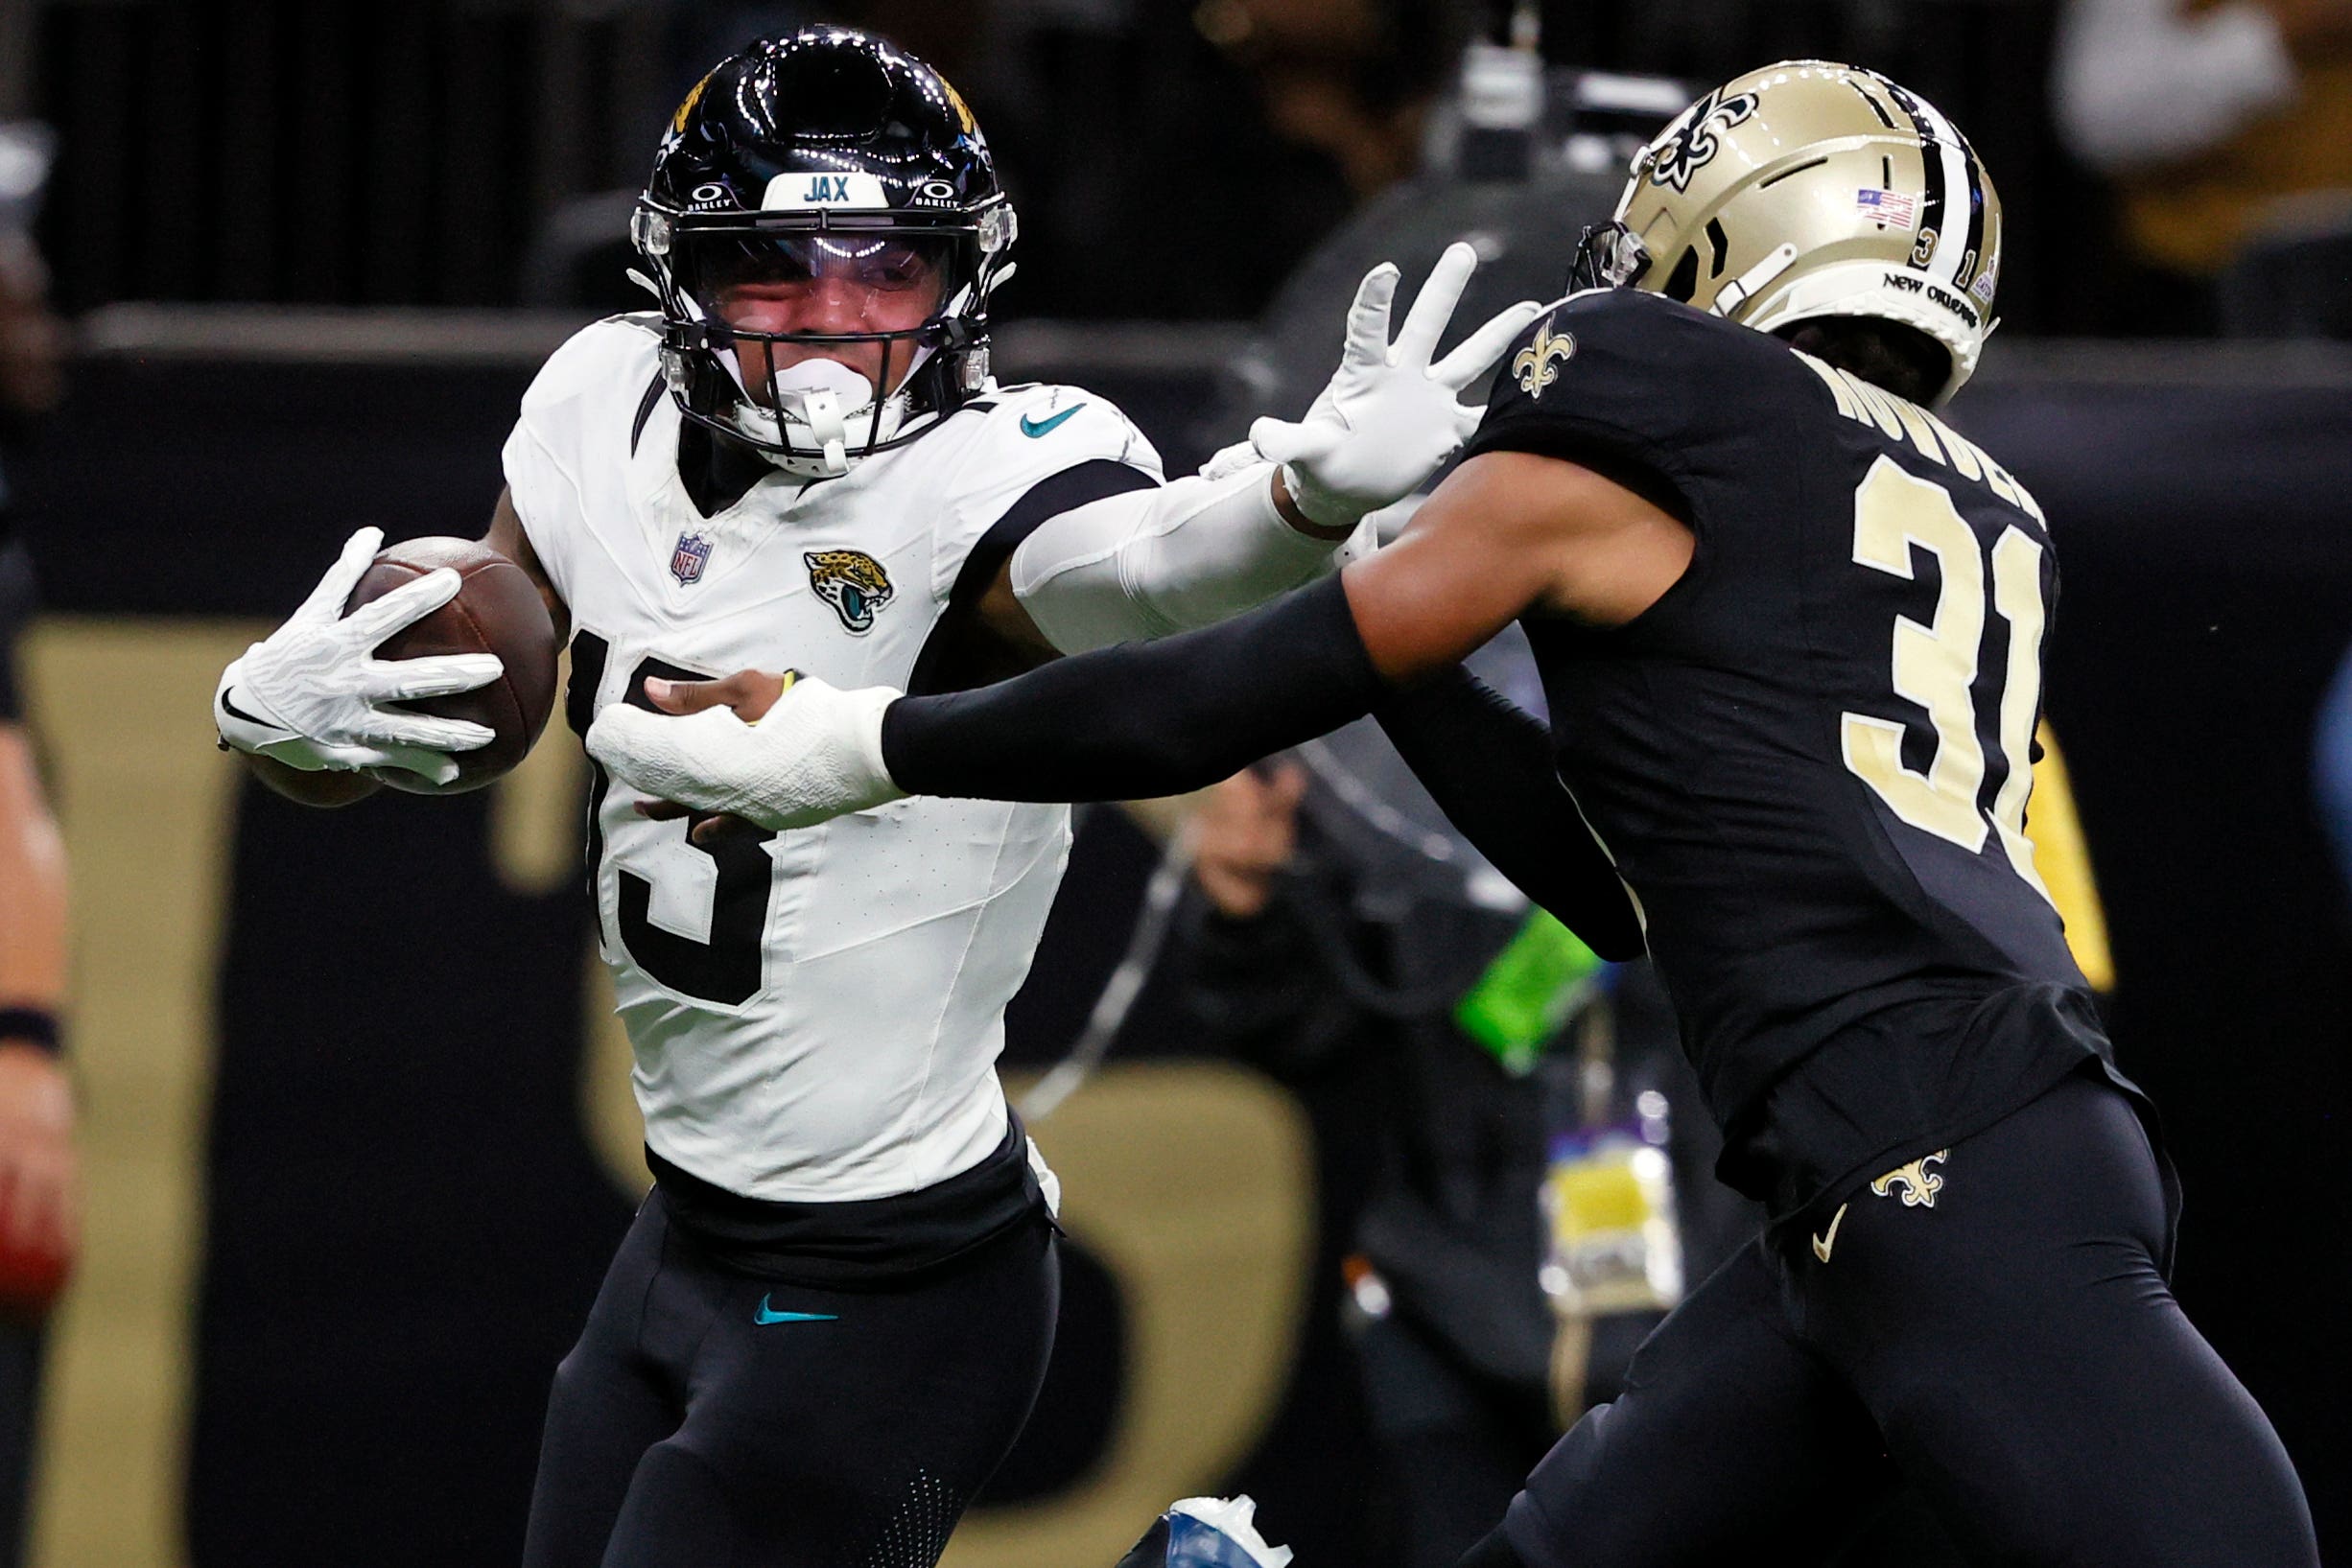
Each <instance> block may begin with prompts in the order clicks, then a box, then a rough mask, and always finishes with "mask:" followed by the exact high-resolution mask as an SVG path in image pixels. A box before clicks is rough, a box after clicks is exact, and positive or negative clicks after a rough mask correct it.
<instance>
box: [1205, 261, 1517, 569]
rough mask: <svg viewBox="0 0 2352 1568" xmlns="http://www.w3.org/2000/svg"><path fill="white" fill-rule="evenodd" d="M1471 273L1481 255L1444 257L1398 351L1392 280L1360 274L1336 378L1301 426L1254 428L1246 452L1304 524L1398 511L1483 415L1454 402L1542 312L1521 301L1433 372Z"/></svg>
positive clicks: (1387, 274) (1383, 271)
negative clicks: (1271, 475) (1254, 455)
mask: <svg viewBox="0 0 2352 1568" xmlns="http://www.w3.org/2000/svg"><path fill="white" fill-rule="evenodd" d="M1477 267H1478V253H1477V252H1476V251H1474V250H1472V249H1471V248H1470V246H1467V245H1464V244H1462V243H1461V242H1460V241H1456V242H1455V243H1454V244H1452V245H1449V246H1446V253H1445V254H1444V255H1443V256H1440V257H1439V258H1438V262H1437V265H1436V266H1435V267H1433V268H1431V269H1429V281H1428V282H1426V283H1424V284H1423V285H1422V289H1421V293H1420V294H1419V295H1417V296H1416V297H1415V298H1414V300H1413V308H1412V310H1411V311H1409V312H1407V313H1406V315H1405V318H1404V325H1403V326H1402V327H1401V328H1399V330H1398V333H1397V340H1396V342H1395V343H1393V344H1392V343H1391V342H1390V341H1389V339H1388V316H1389V304H1390V302H1391V301H1392V300H1394V299H1395V298H1396V294H1397V275H1398V274H1397V268H1396V266H1395V265H1394V264H1393V263H1390V262H1382V263H1381V264H1380V265H1379V266H1377V267H1376V268H1374V269H1372V270H1371V271H1369V272H1367V273H1365V274H1364V281H1363V283H1362V284H1361V285H1360V286H1358V287H1357V289H1356V291H1355V303H1354V304H1353V305H1352V306H1350V307H1349V308H1348V340H1347V345H1346V347H1345V348H1344V349H1343V350H1342V351H1341V354H1340V360H1339V369H1338V371H1337V372H1336V373H1335V374H1333V376H1332V377H1331V384H1330V385H1329V386H1326V387H1325V388H1324V389H1323V392H1322V395H1321V396H1319V397H1317V398H1316V399H1315V401H1314V403H1313V405H1312V406H1311V407H1309V408H1308V409H1307V410H1306V417H1305V419H1303V420H1301V421H1299V422H1298V423H1297V424H1291V423H1289V422H1287V421H1285V420H1281V419H1260V420H1258V421H1257V422H1256V423H1255V424H1253V425H1251V426H1250V444H1251V445H1252V446H1254V447H1256V448H1257V449H1258V456H1261V457H1263V458H1264V459H1265V460H1266V461H1268V462H1274V463H1281V464H1282V479H1283V481H1284V483H1286V484H1287V485H1288V486H1289V488H1290V494H1291V497H1292V499H1294V500H1295V501H1297V503H1299V510H1301V511H1302V512H1305V514H1306V516H1307V519H1308V521H1310V522H1312V523H1314V524H1316V525H1318V526H1319V527H1347V526H1349V525H1352V524H1353V523H1354V522H1355V521H1356V520H1357V519H1358V518H1361V517H1362V516H1364V514H1365V513H1367V512H1374V511H1377V510H1379V509H1380V508H1381V507H1383V506H1386V505H1388V504H1389V503H1392V502H1397V501H1401V500H1402V499H1404V498H1405V497H1406V496H1409V495H1411V494H1412V493H1413V492H1414V490H1416V489H1418V488H1419V487H1420V485H1421V482H1422V480H1425V479H1427V478H1428V477H1429V475H1430V473H1431V471H1433V470H1434V469H1436V467H1437V466H1438V465H1439V464H1440V463H1442V462H1444V461H1445V460H1446V458H1448V457H1450V456H1453V455H1454V454H1455V453H1456V452H1458V451H1460V450H1461V448H1462V443H1463V442H1464V441H1467V440H1468V439H1470V432H1472V431H1474V430H1476V429H1477V428H1478V420H1479V418H1480V416H1481V414H1482V413H1483V411H1484V410H1480V409H1479V408H1478V407H1476V406H1475V405H1473V404H1467V403H1462V402H1459V401H1457V399H1456V395H1455V394H1457V393H1459V392H1460V391H1461V390H1462V389H1463V388H1464V387H1466V386H1469V385H1470V383H1471V382H1473V381H1476V380H1477V379H1478V378H1479V377H1480V376H1481V375H1483V374H1484V373H1485V372H1486V369H1487V367H1488V366H1489V365H1491V364H1493V363H1494V362H1495V361H1496V360H1498V359H1500V358H1502V355H1503V350H1505V349H1506V348H1509V347H1510V346H1511V341H1512V339H1515V338H1517V336H1518V335H1519V334H1520V333H1522V332H1524V331H1525V330H1526V329H1527V324H1528V323H1529V322H1531V321H1533V320H1534V319H1535V318H1536V314H1537V313H1538V312H1539V311H1541V309H1542V308H1543V307H1542V306H1541V305H1539V304H1537V303H1536V302H1535V301H1534V300H1521V301H1520V302H1519V303H1518V304H1517V305H1514V306H1512V307H1511V308H1510V309H1509V310H1507V311H1505V312H1503V313H1502V314H1501V315H1500V316H1495V317H1494V319H1493V320H1491V321H1489V322H1487V323H1486V324H1485V325H1484V326H1481V327H1480V328H1479V329H1478V330H1477V331H1475V332H1473V333H1471V334H1470V336H1469V337H1468V338H1466V339H1463V341H1462V343H1461V345H1460V346H1459V347H1457V348H1455V349H1454V351H1453V352H1452V353H1450V354H1448V355H1446V357H1445V358H1444V359H1442V360H1439V361H1438V362H1437V363H1435V364H1432V363H1429V361H1430V356H1431V355H1433V354H1435V353H1436V352H1437V344H1438V339H1440V338H1442V337H1444V336H1445V333H1446V324H1447V323H1448V322H1450V321H1451V320H1452V319H1453V310H1454V306H1455V305H1456V304H1458V303H1460V301H1461V298H1462V291H1463V290H1464V289H1465V288H1466V287H1468V286H1469V283H1470V273H1471V272H1473V271H1475V270H1476V269H1477Z"/></svg>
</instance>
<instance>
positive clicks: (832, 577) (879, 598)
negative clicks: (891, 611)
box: [800, 550, 897, 637]
mask: <svg viewBox="0 0 2352 1568" xmlns="http://www.w3.org/2000/svg"><path fill="white" fill-rule="evenodd" d="M800 558H801V559H802V560H804V561H806V562H808V563H809V586H810V587H811V588H812V589H814V590H815V591H816V597H819V598H821V599H823V600H824V601H825V602H826V603H828V604H830V605H832V606H833V611H834V614H835V615H837V616H839V617H840V618H841V626H842V629H843V630H844V631H847V632H848V633H849V634H850V635H851V636H853V637H862V636H864V635H865V634H866V633H867V632H870V631H872V630H873V629H874V612H875V611H877V610H879V609H881V608H882V606H883V605H885V604H887V603H889V602H890V598H891V596H892V595H893V594H894V593H896V592H897V590H895V589H893V588H892V587H891V586H890V574H889V573H887V572H884V571H883V570H882V563H881V562H880V561H878V560H876V559H874V557H873V556H871V555H868V554H867V553H866V552H865V551H864V550H803V551H801V556H800Z"/></svg>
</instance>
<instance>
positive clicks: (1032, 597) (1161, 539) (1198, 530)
mask: <svg viewBox="0 0 2352 1568" xmlns="http://www.w3.org/2000/svg"><path fill="white" fill-rule="evenodd" d="M1273 478H1274V465H1273V464H1271V463H1263V462H1257V463H1252V464H1250V465H1249V466H1248V467H1246V468H1243V469H1240V470H1238V471H1237V472H1231V473H1227V474H1225V475H1223V476H1222V477H1220V478H1215V479H1211V478H1208V477H1206V476H1203V475H1195V476H1193V477H1192V478H1190V479H1182V480H1176V481H1174V482H1173V483H1170V484H1165V485H1162V486H1160V487H1158V488H1156V489H1149V490H1130V491H1127V492H1126V493H1124V494H1122V495H1116V496H1106V497H1105V498H1103V499H1102V500H1100V501H1095V502H1089V503H1087V504H1086V505H1083V506H1076V507H1072V508H1071V509H1070V510H1069V511H1067V512H1063V513H1060V514H1058V515H1057V516H1054V517H1050V518H1047V520H1046V521H1045V522H1043V523H1041V524H1039V525H1038V526H1037V527H1036V529H1035V530H1034V531H1033V532H1031V533H1030V535H1029V536H1028V537H1027V538H1026V539H1023V541H1022V542H1021V545H1020V547H1019V548H1018V549H1016V550H1014V551H1013V559H1012V581H1013V596H1014V597H1016V598H1018V599H1019V600H1020V601H1021V605H1022V608H1023V609H1024V610H1026V611H1028V613H1029V619H1030V620H1033V621H1035V622H1036V623H1037V629H1038V630H1039V631H1041V632H1044V633H1045V634H1046V637H1047V641H1049V642H1050V643H1052V644H1053V645H1054V646H1055V647H1057V648H1059V649H1061V650H1062V651H1063V652H1064V653H1083V652H1085V651H1086V650H1087V649H1089V648H1099V647H1108V646H1110V645H1111V644H1114V643H1132V642H1135V641H1137V640H1139V639H1141V638H1151V637H1164V636H1165V635H1167V634H1168V633H1169V632H1174V631H1182V630H1185V629H1187V628H1188V627H1193V626H1207V625H1211V624H1213V623H1215V622H1216V621H1219V620H1225V619H1226V618H1227V617H1229V616H1234V615H1237V614H1239V613H1240V612H1241V611H1243V610H1246V609H1249V608H1250V607H1251V606H1252V605H1255V604H1259V603H1262V602H1264V601H1265V600H1267V599H1270V598H1272V597H1275V596H1276V595H1278V594H1282V593H1286V592H1288V591H1289V590H1291V589H1293V588H1297V587H1299V586H1300V585H1302V584H1304V583H1305V582H1308V581H1310V580H1312V579H1313V578H1315V577H1317V576H1320V575H1321V574H1322V573H1325V572H1327V571H1329V569H1330V566H1331V562H1332V558H1333V555H1334V553H1335V551H1336V550H1338V549H1339V543H1338V542H1334V541H1331V540H1326V539H1314V538H1309V537H1308V536H1307V535H1305V534H1304V533H1301V532H1300V531H1299V530H1298V529H1296V528H1294V527H1291V526H1290V525H1289V524H1287V523H1285V522H1283V521H1282V514H1281V513H1280V512H1277V511H1276V510H1275V509H1274V491H1273Z"/></svg>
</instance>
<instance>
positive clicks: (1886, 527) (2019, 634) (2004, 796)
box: [1840, 457, 2049, 898]
mask: <svg viewBox="0 0 2352 1568" xmlns="http://www.w3.org/2000/svg"><path fill="white" fill-rule="evenodd" d="M1914 545H1917V546H1918V547H1919V548H1920V549H1922V550H1926V551H1928V552H1929V553H1930V554H1932V555H1934V556H1935V557H1936V562H1937V565H1938V567H1939V568H1940V571H1941V573H1942V576H1943V583H1942V588H1941V590H1940V592H1939V593H1938V594H1937V596H1936V612H1935V621H1934V623H1933V624H1931V625H1924V626H1923V625H1921V624H1920V623H1919V622H1917V621H1916V620H1912V619H1911V618H1910V617H1908V616H1898V617H1897V618H1896V619H1895V622H1894V668H1893V678H1894V692H1895V695H1897V696H1899V697H1903V698H1906V699H1907V700H1909V701H1912V702H1916V703H1917V704H1918V705H1919V706H1920V707H1921V708H1924V709H1926V710H1927V717H1928V722H1929V723H1931V724H1932V725H1934V726H1935V731H1936V755H1935V761H1932V762H1931V763H1930V764H1929V765H1928V768H1927V771H1926V772H1924V773H1921V772H1919V771H1917V769H1914V768H1912V767H1910V766H1908V765H1906V764H1905V763H1904V761H1903V726H1902V725H1901V724H1898V723H1895V722H1893V720H1891V719H1884V718H1876V717H1873V716H1871V715H1870V714H1851V713H1849V714H1846V715H1845V716H1844V722H1843V724H1842V725H1841V736H1840V740H1841V743H1842V745H1843V747H1844V750H1845V754H1846V767H1847V768H1848V769H1849V770H1851V771H1852V772H1853V774H1854V775H1855V777H1857V778H1859V779H1860V780H1861V781H1862V782H1863V783H1864V784H1869V785H1870V788H1871V789H1873V790H1875V791H1876V792H1877V794H1878V798H1879V799H1880V800H1882V801H1885V802H1886V803H1887V808H1888V809H1889V810H1891V811H1893V813H1894V814H1895V815H1896V816H1898V817H1900V818H1902V819H1903V820H1904V821H1905V822H1907V823H1909V824H1911V825H1912V826H1913V827H1914V828H1917V829H1919V830H1921V831H1925V832H1931V833H1934V834H1935V835H1936V836H1937V837H1938V838H1942V839H1948V840H1949V841H1951V842H1952V843H1954V844H1957V845H1959V846H1960V847H1961V848H1962V849H1964V850H1966V851H1967V852H1969V853H1970V854H1977V853H1979V852H1980V851H1982V850H1983V849H1984V847H1985V835H1986V834H1987V831H1990V832H1995V833H1998V834H1999V835H2000V838H2001V847H2002V849H2003V850H2004V851H2005V852H2007V854H2008V855H2009V863H2010V865H2011V866H2012V867H2013V868H2015V870H2016V873H2017V875H2018V876H2020V877H2022V878H2025V879H2026V881H2027V882H2029V883H2031V884H2032V885H2033V887H2034V889H2035V890H2036V891H2037V892H2042V897H2044V898H2048V897H2049V894H2048V893H2047V892H2046V891H2042V884H2041V878H2040V877H2039V876H2038V875H2037V874H2036V873H2035V872H2034V844H2033V840H2031V839H2029V838H2027V837H2026V833H2025V807H2026V798H2027V796H2029V795H2030V794H2032V793H2033V789H2034V760H2033V746H2034V718H2035V716H2036V714H2037V713H2038V711H2039V709H2040V706H2041V640H2042V630H2043V627H2044V625H2045V624H2046V622H2047V620H2048V613H2047V610H2046V608H2045V606H2044V605H2043V603H2042V588H2041V567H2042V547H2041V545H2040V543H2039V542H2038V541H2036V540H2035V539H2034V538H2033V537H2032V536H2030V535H2029V534H2027V533H2026V532H2025V531H2024V530H2023V529H2021V528H2017V527H2008V528H2004V529H2002V530H2001V537H2000V538H1999V539H1998V540H1997V541H1995V542H1994V544H1993V547H1992V550H1991V552H1990V555H1989V564H1990V573H1991V577H1992V592H1991V595H1990V596H1989V600H1988V599H1987V594H1986V592H1985V578H1986V575H1987V552H1986V550H1985V549H1984V547H1983V546H1982V545H1981V544H1979V543H1978V541H1977V537H1976V532H1975V530H1974V529H1972V528H1970V527H1968V525H1967V523H1966V522H1965V521H1964V520H1963V519H1962V517H1961V515H1960V509H1959V507H1957V506H1955V505H1954V504H1953V503H1952V496H1951V492H1949V491H1948V490H1946V489H1944V487H1943V486H1942V485H1940V484H1937V483H1934V482H1932V481H1930V480H1921V479H1915V478H1913V477H1912V476H1911V475H1909V474H1907V473H1905V472H1904V471H1903V470H1902V469H1901V468H1900V467H1898V466H1897V465H1896V464H1895V463H1894V462H1893V460H1892V459H1890V458H1886V457H1881V458H1879V459H1878V461H1877V462H1876V463H1874V464H1873V465H1872V466H1871V468H1870V475H1869V477H1868V478H1866V479H1864V480H1863V481H1862V487H1861V488H1860V489H1859V490H1857V491H1856V492H1855V493H1854V560H1855V562H1856V563H1857V564H1859V565H1862V566H1867V567H1870V568H1871V569H1872V570H1874V571H1878V572H1884V573H1888V574H1889V575H1891V576H1896V577H1901V578H1902V579H1904V580H1905V581H1907V582H1908V581H1910V580H1911V578H1912V568H1911V547H1912V546H1914ZM1988 609H1989V612H1990V613H1992V614H1997V615H1999V616H2000V617H2001V618H2002V619H2003V620H2006V621H2008V622H2009V667H2008V669H2007V670H2006V671H2005V672H2004V676H2003V680H2002V682H2001V707H2000V713H1999V714H1998V722H1997V726H1996V728H1995V731H1994V738H1995V739H1996V741H1997V743H1998V745H1999V746H2000V749H2001V756H2002V758H2003V760H2004V761H2006V762H2007V763H2008V770H2007V772H2006V773H2005V774H2004V776H2003V778H2002V780H2001V788H2000V791H1999V792H1998V793H1997V794H1995V795H1994V797H1993V801H1992V808H1991V810H1990V811H1989V812H1987V810H1985V809H1984V808H1983V807H1981V806H1979V804H1978V797H1979V796H1980V795H1981V794H1982V792H1983V789H1984V784H1985V741H1984V738H1983V734H1982V731H1981V730H1980V727H1979V725H1978V722H1977V712H1976V695H1975V687H1976V679H1977V672H1978V661H1979V656H1980V654H1981V652H1982V650H1983V646H1984V641H1985V621H1986V619H1987V611H1988Z"/></svg>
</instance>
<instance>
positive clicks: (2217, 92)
mask: <svg viewBox="0 0 2352 1568" xmlns="http://www.w3.org/2000/svg"><path fill="white" fill-rule="evenodd" d="M2051 85H2052V99H2053V104H2052V107H2053V109H2054V110H2055V112H2056V115H2057V119H2058V128H2059V129H2060V131H2061V132H2063V134H2064V135H2065V138H2066V142H2067V145H2068V147H2069V148H2070V149H2071V150H2072V151H2073V152H2074V153H2075V154H2076V155H2077V156H2078V157H2080V158H2082V160H2083V161H2084V162H2085V163H2088V164H2090V165H2092V166H2093V167H2095V168H2098V169H2101V170H2105V171H2106V172H2107V173H2110V174H2114V173H2120V172H2125V171H2129V170H2132V169H2137V168H2144V167H2147V166H2150V165H2153V164H2163V163H2170V162H2172V161H2174V160H2176V159H2178V158H2184V157H2189V156H2192V155H2194V154H2195V153H2198V152H2203V151H2205V150H2206V149H2207V148H2210V147H2214V146H2216V145H2218V144H2220V143H2221V142H2223V141H2224V140H2226V139H2227V138H2228V137H2229V136H2230V135H2232V134H2234V133H2235V132H2236V131H2237V130H2238V129H2239V128H2240V127H2242V126H2244V125H2245V124H2246V122H2247V121H2249V120H2252V119H2253V118H2254V117H2255V116H2257V115H2259V114H2262V113H2263V112H2265V111H2266V110H2269V109H2273V108H2276V107H2278V106H2279V105H2282V104H2287V103H2291V102H2292V101H2293V99H2294V96H2295V69H2294V61H2293V59H2292V58H2291V57H2290V56H2289V55H2288V53H2287V45H2286V41H2285V40H2284V39H2283V38H2281V37H2280V35H2279V31H2278V24H2277V23H2276V22H2275V21H2273V20H2272V19H2271V16H2270V12H2267V11H2265V10H2263V8H2262V7H2261V6H2259V5H2257V4H2254V3H2253V0H2234V3H2232V4H2229V5H2223V6H2216V7H2215V8H2213V9H2212V10H2210V11H2206V12H2199V13H2197V14H2194V15H2191V14H2187V13H2185V12H2183V10H2182V8H2181V0H2069V4H2068V5H2067V7H2066V11H2065V14H2064V15H2063V17H2062V18H2061V19H2060V21H2059V24H2058V53H2057V59H2056V61H2055V63H2054V65H2053V67H2052V70H2051Z"/></svg>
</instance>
